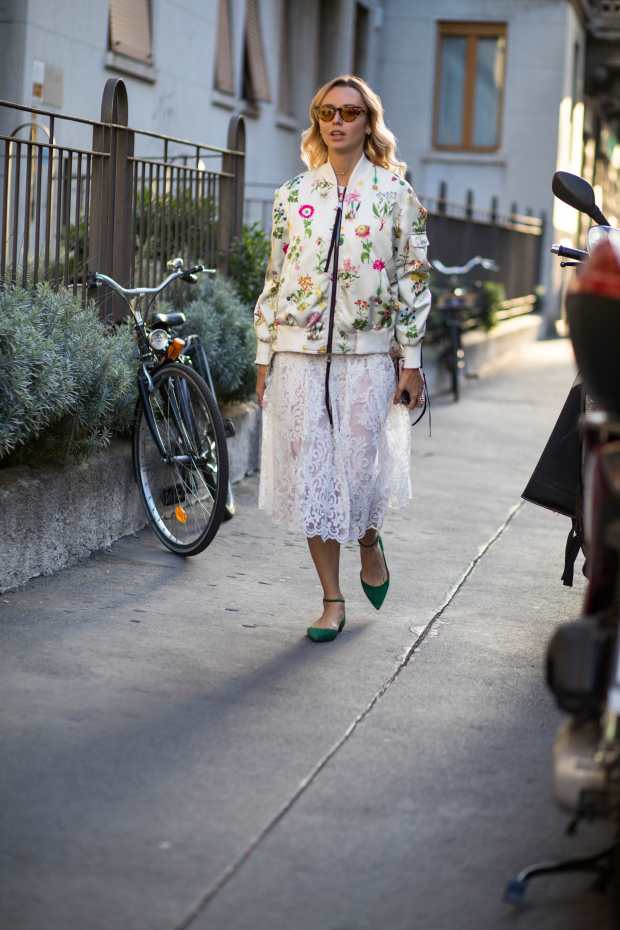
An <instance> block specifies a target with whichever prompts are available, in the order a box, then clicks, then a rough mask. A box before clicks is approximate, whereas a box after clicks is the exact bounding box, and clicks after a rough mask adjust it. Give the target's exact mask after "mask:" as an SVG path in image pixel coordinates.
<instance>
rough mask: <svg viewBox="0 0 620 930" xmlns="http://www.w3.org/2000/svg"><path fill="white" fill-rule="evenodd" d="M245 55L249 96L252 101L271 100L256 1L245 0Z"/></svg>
mask: <svg viewBox="0 0 620 930" xmlns="http://www.w3.org/2000/svg"><path fill="white" fill-rule="evenodd" d="M245 53H246V56H247V67H248V72H249V78H250V84H251V88H250V95H251V99H253V100H264V101H269V100H271V93H270V91H269V74H268V72H267V62H266V61H265V49H264V47H263V36H262V33H261V28H260V11H259V8H258V0H247V5H246V12H245Z"/></svg>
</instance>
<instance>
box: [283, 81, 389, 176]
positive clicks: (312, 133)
mask: <svg viewBox="0 0 620 930" xmlns="http://www.w3.org/2000/svg"><path fill="white" fill-rule="evenodd" d="M333 87H353V88H354V89H355V90H356V91H357V92H358V93H359V94H360V96H361V98H362V100H363V101H364V106H365V107H366V110H367V111H368V113H367V116H368V126H369V128H370V133H368V135H367V136H366V140H365V142H364V154H365V155H366V158H368V160H369V161H371V162H372V163H373V164H374V165H380V166H381V167H382V168H387V169H388V170H389V171H393V172H394V174H398V175H401V176H404V174H405V171H406V170H407V165H406V164H405V162H404V161H399V160H398V159H397V157H396V137H395V136H394V133H393V132H390V130H389V129H388V128H387V126H386V125H385V121H384V119H383V104H382V103H381V97H380V96H379V94H376V93H375V92H374V90H373V89H372V88H371V87H369V86H368V84H367V83H366V81H364V80H362V78H360V77H356V75H354V74H341V75H340V76H339V77H335V78H332V80H331V81H328V82H327V84H323V86H322V87H319V89H318V90H317V92H316V94H315V95H314V97H313V98H312V100H311V102H310V111H309V112H310V126H309V127H308V128H307V129H306V130H304V132H303V133H302V134H301V159H302V161H303V162H304V164H306V165H307V166H308V168H318V167H319V166H320V165H324V164H325V162H326V161H327V146H326V145H325V143H324V142H323V139H322V138H321V130H320V128H319V121H318V119H317V117H316V116H315V115H314V108H315V107H318V106H320V105H321V102H322V101H323V99H324V98H325V96H326V95H327V93H328V92H329V91H330V90H331V89H332V88H333Z"/></svg>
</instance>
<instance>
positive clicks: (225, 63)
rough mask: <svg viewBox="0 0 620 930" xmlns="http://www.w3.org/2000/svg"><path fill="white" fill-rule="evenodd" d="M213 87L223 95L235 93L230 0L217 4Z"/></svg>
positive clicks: (222, 0)
mask: <svg viewBox="0 0 620 930" xmlns="http://www.w3.org/2000/svg"><path fill="white" fill-rule="evenodd" d="M215 86H216V88H217V89H218V90H221V91H222V92H223V93H225V94H234V92H235V73H234V68H233V43H232V28H231V22H230V0H220V2H219V10H218V17H217V48H216V51H215Z"/></svg>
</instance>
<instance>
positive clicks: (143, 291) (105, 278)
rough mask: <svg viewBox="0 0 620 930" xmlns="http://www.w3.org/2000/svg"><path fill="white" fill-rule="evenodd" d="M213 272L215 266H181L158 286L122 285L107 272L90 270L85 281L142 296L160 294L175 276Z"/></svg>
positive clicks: (187, 276)
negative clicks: (181, 267)
mask: <svg viewBox="0 0 620 930" xmlns="http://www.w3.org/2000/svg"><path fill="white" fill-rule="evenodd" d="M200 273H204V274H215V273H216V269H215V268H205V266H204V265H195V266H194V267H193V268H183V269H180V270H179V271H173V272H172V274H170V275H168V277H167V278H166V279H165V280H164V281H162V283H161V284H160V285H159V286H158V287H123V286H122V284H119V283H118V281H115V280H114V278H111V277H110V276H109V275H107V274H103V273H102V272H100V271H92V272H90V274H89V275H88V278H87V283H88V286H89V287H93V286H94V287H96V286H97V284H107V285H108V287H111V288H112V290H113V291H116V293H117V294H119V295H120V296H121V297H124V298H127V297H143V296H146V295H147V294H153V295H155V294H160V293H161V292H162V291H163V290H164V288H166V287H168V285H169V284H172V282H173V281H175V280H176V279H177V278H185V279H186V280H189V278H190V276H191V275H193V274H200Z"/></svg>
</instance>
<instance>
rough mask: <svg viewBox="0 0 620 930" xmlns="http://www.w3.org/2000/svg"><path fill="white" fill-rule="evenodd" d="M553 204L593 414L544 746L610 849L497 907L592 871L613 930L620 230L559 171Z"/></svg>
mask: <svg viewBox="0 0 620 930" xmlns="http://www.w3.org/2000/svg"><path fill="white" fill-rule="evenodd" d="M553 190H554V193H555V194H556V196H558V197H560V199H562V200H563V201H564V202H565V203H568V204H570V205H571V206H573V207H574V208H575V209H577V210H580V211H581V212H583V213H585V214H587V215H588V216H590V217H591V218H592V219H593V220H594V221H595V222H596V223H598V224H600V225H598V226H594V227H593V228H592V229H591V230H590V231H589V233H588V252H585V253H584V252H582V251H581V250H578V249H569V248H566V247H564V246H553V248H552V251H553V252H555V253H556V254H557V255H560V256H561V257H563V258H564V259H565V260H566V262H565V263H567V264H573V263H580V262H581V261H583V260H584V259H585V258H588V254H589V253H590V252H592V254H591V256H590V257H589V258H588V260H587V263H586V264H585V266H584V269H583V273H582V274H581V275H579V277H578V278H577V281H576V283H575V284H574V285H573V287H572V292H571V293H570V294H569V296H568V298H567V301H566V306H567V313H568V322H569V329H570V336H571V340H572V342H573V347H574V349H575V355H576V358H577V364H578V367H579V371H580V373H581V376H582V378H583V382H584V385H585V388H586V391H587V393H588V396H589V397H591V398H592V400H593V402H594V405H596V409H592V410H589V411H588V412H586V413H585V414H584V415H583V416H582V418H581V435H582V437H583V442H584V479H583V503H584V509H583V528H584V535H585V544H586V550H587V555H588V566H589V568H588V586H587V590H586V595H585V601H584V608H583V614H582V616H581V617H580V618H579V619H577V620H573V621H571V622H569V623H565V624H562V625H561V626H560V627H559V628H558V629H557V631H556V632H555V634H554V635H553V637H552V639H551V641H550V643H549V647H548V650H547V670H546V671H547V684H548V687H549V689H550V690H551V692H552V693H553V695H554V697H555V699H556V702H557V704H558V706H559V708H560V709H561V710H562V711H563V712H564V713H566V714H567V715H568V717H567V720H566V721H565V722H564V723H563V724H562V725H561V727H560V729H559V731H558V734H557V737H556V740H555V744H554V748H553V782H554V794H555V798H556V801H557V802H558V804H559V805H560V807H561V808H562V809H563V810H565V811H567V812H568V813H569V814H570V815H571V822H570V824H569V832H574V831H575V829H576V827H577V825H578V824H579V823H580V822H581V821H582V820H586V819H588V820H593V819H604V820H605V821H607V822H608V823H609V824H610V826H611V828H612V830H613V835H614V842H613V843H612V845H610V846H609V847H608V848H606V849H604V850H603V851H602V852H600V853H599V854H598V855H595V856H589V857H587V858H579V859H572V860H568V861H565V862H552V863H541V864H537V865H534V866H531V867H530V868H528V869H525V870H523V871H522V872H521V873H519V875H518V876H517V877H516V878H515V879H513V880H512V881H511V882H509V884H508V887H507V889H506V893H505V899H506V900H507V901H509V902H511V903H516V904H519V903H521V902H522V900H523V897H524V894H525V890H526V887H527V883H528V882H529V881H530V880H531V879H532V878H534V877H535V876H537V875H549V874H554V873H556V874H557V873H565V872H574V871H575V872H576V871H579V872H593V873H595V874H596V875H597V876H598V879H599V884H600V885H601V887H605V888H607V889H608V891H609V892H610V898H611V923H610V927H611V928H613V930H618V928H620V647H619V643H620V638H619V637H618V626H619V622H620V614H619V610H620V584H619V582H620V376H619V369H618V359H617V346H618V345H619V336H620V230H616V229H613V228H611V227H609V225H608V224H607V221H606V219H605V217H604V216H603V214H602V213H601V211H600V210H599V209H598V208H597V207H596V205H595V202H594V193H593V191H592V188H591V187H590V185H589V184H588V183H587V182H586V181H584V180H583V179H582V178H578V177H576V176H574V175H569V174H567V173H565V172H558V173H557V174H556V175H555V177H554V184H553Z"/></svg>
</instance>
